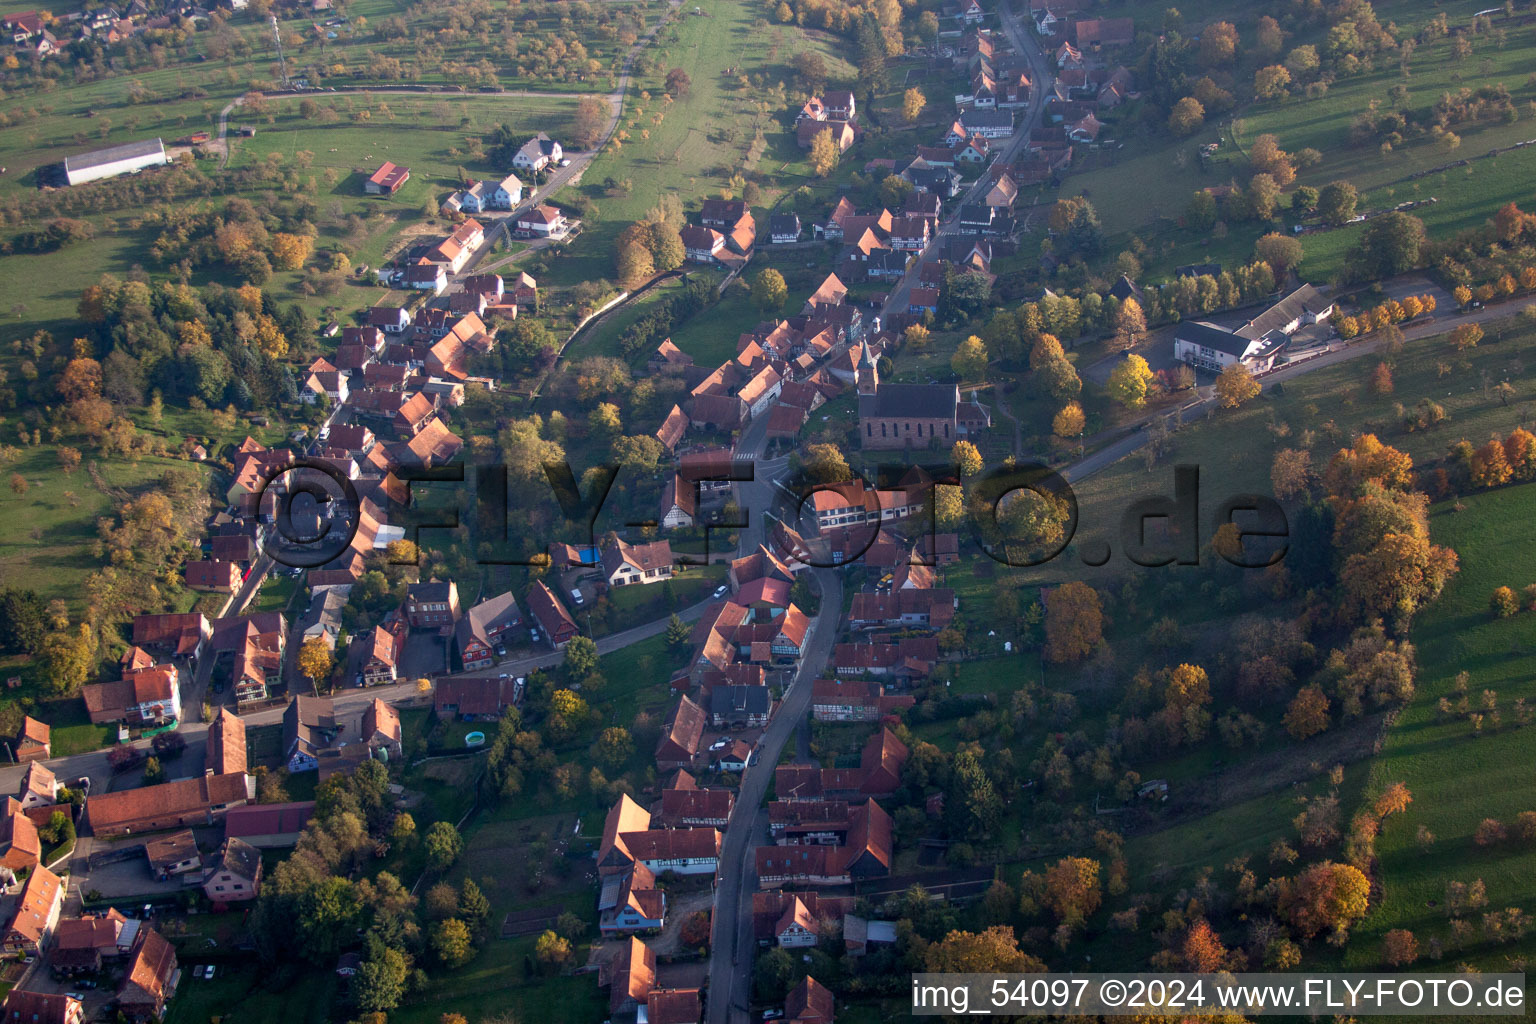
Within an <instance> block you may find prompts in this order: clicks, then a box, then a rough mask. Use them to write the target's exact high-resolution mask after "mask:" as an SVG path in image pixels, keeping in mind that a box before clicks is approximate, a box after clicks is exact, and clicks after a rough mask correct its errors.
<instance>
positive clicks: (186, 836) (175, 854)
mask: <svg viewBox="0 0 1536 1024" xmlns="http://www.w3.org/2000/svg"><path fill="white" fill-rule="evenodd" d="M144 858H145V860H147V861H148V862H149V873H150V874H152V875H154V876H155V878H156V880H158V881H161V882H168V881H170V880H171V879H172V878H174V877H177V876H179V875H190V874H193V873H197V874H201V872H202V870H203V857H202V854H201V853H199V852H198V849H197V837H196V836H194V835H193V834H192V830H191V829H182V830H181V831H180V832H172V833H170V834H169V835H164V836H158V837H156V838H154V839H150V840H148V841H146V842H145V843H144Z"/></svg>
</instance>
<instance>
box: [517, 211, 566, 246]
mask: <svg viewBox="0 0 1536 1024" xmlns="http://www.w3.org/2000/svg"><path fill="white" fill-rule="evenodd" d="M569 229H570V225H569V223H568V222H567V221H566V219H565V214H564V213H562V212H560V210H559V209H558V208H557V207H554V206H550V205H549V204H548V203H540V204H539V205H538V206H535V207H532V208H531V209H528V210H525V211H523V212H522V213H520V214H518V216H517V232H518V234H520V235H523V236H524V237H527V238H564V237H565V235H566V232H567V231H568V230H569Z"/></svg>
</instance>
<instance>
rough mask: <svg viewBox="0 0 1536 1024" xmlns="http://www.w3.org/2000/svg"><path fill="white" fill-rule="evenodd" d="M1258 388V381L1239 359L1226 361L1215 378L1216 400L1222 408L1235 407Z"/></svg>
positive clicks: (1252, 394) (1251, 396)
mask: <svg viewBox="0 0 1536 1024" xmlns="http://www.w3.org/2000/svg"><path fill="white" fill-rule="evenodd" d="M1259 390H1260V388H1259V382H1258V381H1256V380H1254V379H1253V374H1252V373H1250V372H1249V371H1248V367H1247V366H1245V365H1244V364H1243V363H1242V361H1241V360H1234V361H1233V362H1230V363H1228V364H1227V365H1226V367H1225V368H1223V369H1222V371H1221V374H1220V375H1219V376H1217V378H1216V402H1217V404H1218V405H1220V406H1221V407H1222V408H1223V409H1236V408H1237V407H1238V406H1240V405H1242V404H1243V403H1244V402H1246V401H1248V400H1249V399H1250V398H1253V397H1254V396H1255V395H1257V394H1258V393H1259Z"/></svg>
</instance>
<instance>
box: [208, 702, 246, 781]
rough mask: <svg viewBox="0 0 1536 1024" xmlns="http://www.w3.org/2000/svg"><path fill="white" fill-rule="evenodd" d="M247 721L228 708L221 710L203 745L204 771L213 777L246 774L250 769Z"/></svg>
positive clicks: (216, 715)
mask: <svg viewBox="0 0 1536 1024" xmlns="http://www.w3.org/2000/svg"><path fill="white" fill-rule="evenodd" d="M247 756H248V755H247V751H246V743H245V721H244V720H243V719H241V718H240V716H239V715H236V714H235V713H234V712H232V711H230V710H229V709H228V708H219V710H218V712H217V713H216V714H215V715H214V716H213V721H212V722H211V723H210V724H209V726H208V732H207V735H206V739H205V741H204V743H203V770H204V771H205V772H207V773H209V774H212V775H231V774H240V773H244V772H245V771H246V770H247V768H248V767H249V762H248V761H247Z"/></svg>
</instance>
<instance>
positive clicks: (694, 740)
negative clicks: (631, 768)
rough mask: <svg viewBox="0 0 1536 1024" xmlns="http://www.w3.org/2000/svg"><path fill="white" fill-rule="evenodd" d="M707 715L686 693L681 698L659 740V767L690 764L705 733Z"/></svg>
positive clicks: (666, 767)
mask: <svg viewBox="0 0 1536 1024" xmlns="http://www.w3.org/2000/svg"><path fill="white" fill-rule="evenodd" d="M705 720H706V716H705V714H704V709H703V708H701V707H699V705H698V704H695V703H694V702H693V700H692V699H691V698H689V697H688V696H687V695H686V694H684V695H683V696H682V697H679V698H678V701H677V706H676V707H675V708H673V709H672V712H671V714H669V715H668V716H667V720H666V724H665V725H664V726H663V727H662V730H661V739H660V740H659V741H658V742H657V744H656V767H657V769H658V770H660V771H671V770H673V769H677V768H688V767H690V766H691V765H692V764H693V759H694V757H695V756H697V754H698V752H699V740H700V738H701V737H702V736H703V735H704V723H705Z"/></svg>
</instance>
